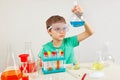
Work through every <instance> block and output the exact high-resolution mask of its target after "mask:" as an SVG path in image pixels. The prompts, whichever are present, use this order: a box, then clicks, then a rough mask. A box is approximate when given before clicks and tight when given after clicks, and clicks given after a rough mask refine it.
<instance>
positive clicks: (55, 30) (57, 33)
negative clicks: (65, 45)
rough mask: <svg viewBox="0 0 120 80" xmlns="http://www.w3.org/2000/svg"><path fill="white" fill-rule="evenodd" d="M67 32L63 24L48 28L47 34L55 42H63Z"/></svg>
mask: <svg viewBox="0 0 120 80" xmlns="http://www.w3.org/2000/svg"><path fill="white" fill-rule="evenodd" d="M67 31H68V26H67V25H66V24H65V23H63V22H62V23H54V24H52V26H50V27H49V28H48V33H49V34H50V35H51V37H52V38H53V39H55V40H60V41H61V40H63V39H64V37H65V35H66V32H67Z"/></svg>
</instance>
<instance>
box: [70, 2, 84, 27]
mask: <svg viewBox="0 0 120 80" xmlns="http://www.w3.org/2000/svg"><path fill="white" fill-rule="evenodd" d="M76 5H78V0H74V6H76ZM70 24H71V25H72V26H73V27H81V26H84V24H85V21H84V20H83V15H82V14H80V15H79V16H77V15H76V14H74V13H73V14H72V16H71V18H70Z"/></svg>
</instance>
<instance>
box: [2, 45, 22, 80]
mask: <svg viewBox="0 0 120 80" xmlns="http://www.w3.org/2000/svg"><path fill="white" fill-rule="evenodd" d="M7 51H8V52H7V59H6V60H7V63H6V67H5V70H4V71H3V72H2V74H1V80H20V79H21V78H22V73H21V71H20V69H19V67H18V65H17V59H16V58H15V52H14V50H13V47H11V46H8V50H7Z"/></svg>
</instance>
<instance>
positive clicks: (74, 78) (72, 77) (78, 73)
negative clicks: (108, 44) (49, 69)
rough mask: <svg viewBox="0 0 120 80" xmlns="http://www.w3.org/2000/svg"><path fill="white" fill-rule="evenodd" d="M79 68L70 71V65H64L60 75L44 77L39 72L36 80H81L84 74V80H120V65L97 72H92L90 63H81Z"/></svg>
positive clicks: (113, 65)
mask: <svg viewBox="0 0 120 80" xmlns="http://www.w3.org/2000/svg"><path fill="white" fill-rule="evenodd" d="M80 66H81V67H80V69H79V70H72V69H71V65H66V68H67V70H66V72H62V73H54V74H46V75H44V74H43V73H42V72H41V71H40V72H39V76H38V78H37V79H36V80H81V78H82V76H83V74H84V73H87V75H86V77H85V79H84V80H120V65H118V64H112V65H110V66H107V67H104V69H102V70H99V71H95V70H92V69H91V68H90V66H91V64H90V63H81V64H80ZM94 75H97V76H96V77H95V76H94ZM98 75H99V76H98ZM31 80H35V79H31Z"/></svg>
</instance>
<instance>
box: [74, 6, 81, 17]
mask: <svg viewBox="0 0 120 80" xmlns="http://www.w3.org/2000/svg"><path fill="white" fill-rule="evenodd" d="M72 12H73V13H75V14H76V15H77V16H79V17H80V16H81V15H82V14H83V9H82V8H81V7H80V6H79V5H76V6H74V7H73V9H72Z"/></svg>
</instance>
